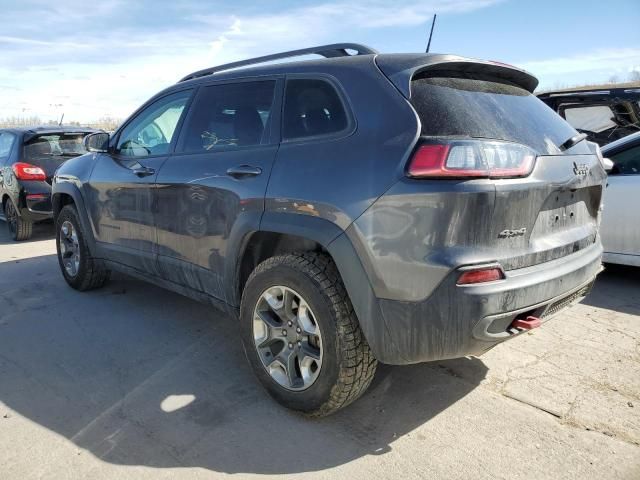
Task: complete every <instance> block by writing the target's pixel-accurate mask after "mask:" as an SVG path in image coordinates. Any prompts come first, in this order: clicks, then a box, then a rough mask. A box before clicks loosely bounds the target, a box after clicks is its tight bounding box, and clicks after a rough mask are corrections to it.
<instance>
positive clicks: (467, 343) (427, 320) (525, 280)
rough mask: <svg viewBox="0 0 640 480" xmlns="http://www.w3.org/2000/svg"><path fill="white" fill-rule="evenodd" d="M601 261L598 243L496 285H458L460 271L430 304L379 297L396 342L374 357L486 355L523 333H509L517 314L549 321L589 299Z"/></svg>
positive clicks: (413, 359)
mask: <svg viewBox="0 0 640 480" xmlns="http://www.w3.org/2000/svg"><path fill="white" fill-rule="evenodd" d="M601 257H602V246H601V244H600V242H597V243H595V244H593V245H592V246H591V247H588V248H586V249H584V250H581V251H579V252H576V253H574V254H572V255H569V256H566V257H563V258H560V259H557V260H553V261H550V262H545V263H542V264H539V265H535V266H532V267H527V268H521V269H516V270H511V271H507V272H506V278H505V279H504V280H500V281H496V282H490V283H485V284H478V285H465V286H458V285H456V281H457V278H458V276H459V274H460V273H459V271H457V270H454V271H452V272H451V273H450V274H449V275H447V276H446V277H445V278H444V280H443V281H442V282H441V283H440V285H439V286H438V287H437V288H436V289H435V290H434V291H433V293H432V294H431V295H430V296H429V297H428V298H427V299H426V300H424V301H420V302H402V301H397V300H387V299H379V300H378V302H379V306H380V312H381V314H382V317H383V321H384V324H385V327H386V330H387V332H388V337H389V339H390V340H391V342H389V343H387V344H386V345H385V348H384V349H381V351H378V352H375V349H374V353H376V355H377V356H378V360H380V361H382V362H384V363H390V364H407V363H417V362H424V361H432V360H440V359H446V358H457V357H462V356H466V355H480V354H482V353H483V352H485V351H487V350H489V349H490V348H492V347H493V346H495V345H497V344H498V343H500V342H503V341H505V340H507V339H509V338H513V337H515V336H517V335H518V334H519V333H520V332H519V331H517V330H513V329H511V330H510V329H509V325H510V324H511V322H512V321H513V319H514V318H515V317H516V316H517V315H519V314H522V313H525V312H527V313H528V314H530V315H534V316H538V317H541V318H542V319H543V320H547V319H549V318H551V317H552V316H555V315H558V314H559V313H560V312H562V311H563V310H564V309H565V308H567V307H569V306H570V305H572V304H574V303H575V302H577V301H579V300H580V299H581V298H583V297H584V296H585V295H586V294H587V293H588V291H589V290H590V287H591V285H592V283H593V281H594V280H595V277H596V275H597V274H598V273H599V272H600V270H601V269H602V266H601ZM370 343H372V344H374V345H375V344H377V343H378V342H376V341H375V340H374V341H373V342H371V341H370Z"/></svg>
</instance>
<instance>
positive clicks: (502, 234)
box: [498, 227, 527, 238]
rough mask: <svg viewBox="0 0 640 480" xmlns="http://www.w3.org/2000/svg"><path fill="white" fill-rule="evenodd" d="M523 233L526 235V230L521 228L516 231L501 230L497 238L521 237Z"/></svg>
mask: <svg viewBox="0 0 640 480" xmlns="http://www.w3.org/2000/svg"><path fill="white" fill-rule="evenodd" d="M525 233H527V229H526V228H524V227H522V228H519V229H517V230H502V231H501V232H500V233H499V234H498V238H511V237H521V236H523V235H524V234H525Z"/></svg>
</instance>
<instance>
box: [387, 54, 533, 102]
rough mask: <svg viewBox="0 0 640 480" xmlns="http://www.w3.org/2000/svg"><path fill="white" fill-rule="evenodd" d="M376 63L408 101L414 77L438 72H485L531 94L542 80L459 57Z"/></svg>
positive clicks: (393, 59) (427, 56)
mask: <svg viewBox="0 0 640 480" xmlns="http://www.w3.org/2000/svg"><path fill="white" fill-rule="evenodd" d="M376 63H377V65H378V67H379V68H380V70H382V72H383V73H384V74H385V75H386V76H387V78H389V80H391V82H392V83H393V84H394V85H395V86H396V88H397V89H398V90H400V92H401V93H402V94H403V95H404V96H405V97H406V98H411V80H412V79H413V77H414V76H416V75H418V74H421V73H424V72H436V71H438V70H445V71H459V72H469V73H474V72H482V73H486V74H490V75H492V76H495V77H496V78H499V79H503V80H506V81H508V82H511V83H514V84H516V85H518V86H519V87H522V88H524V89H525V90H528V91H529V92H531V93H533V91H534V90H535V89H536V87H537V86H538V79H537V78H536V77H534V76H533V75H532V74H530V73H529V72H527V71H525V70H522V69H520V68H517V67H514V66H512V65H507V64H505V63H500V62H493V61H487V60H476V59H472V58H465V57H459V56H457V55H441V54H424V53H423V54H404V55H393V56H391V55H378V56H377V57H376Z"/></svg>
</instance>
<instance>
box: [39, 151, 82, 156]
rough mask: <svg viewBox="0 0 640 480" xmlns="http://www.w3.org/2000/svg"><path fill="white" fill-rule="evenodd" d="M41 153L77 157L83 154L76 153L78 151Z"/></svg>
mask: <svg viewBox="0 0 640 480" xmlns="http://www.w3.org/2000/svg"><path fill="white" fill-rule="evenodd" d="M43 155H49V156H51V157H79V156H80V155H84V154H83V153H78V152H61V153H45V154H43Z"/></svg>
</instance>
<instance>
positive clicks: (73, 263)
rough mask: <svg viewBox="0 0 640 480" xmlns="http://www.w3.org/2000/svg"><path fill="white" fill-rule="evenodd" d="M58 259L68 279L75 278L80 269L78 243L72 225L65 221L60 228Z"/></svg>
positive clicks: (76, 234)
mask: <svg viewBox="0 0 640 480" xmlns="http://www.w3.org/2000/svg"><path fill="white" fill-rule="evenodd" d="M58 242H59V244H60V258H61V259H62V265H64V269H65V270H66V271H67V274H68V275H69V276H70V277H75V276H76V275H77V274H78V270H79V269H80V243H79V242H78V233H77V231H76V229H75V228H74V227H73V224H72V223H71V222H70V221H68V220H66V221H65V222H64V223H63V224H62V225H61V226H60V239H59V240H58Z"/></svg>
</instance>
